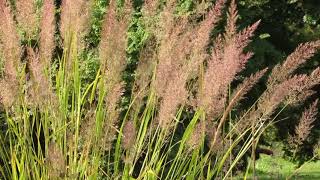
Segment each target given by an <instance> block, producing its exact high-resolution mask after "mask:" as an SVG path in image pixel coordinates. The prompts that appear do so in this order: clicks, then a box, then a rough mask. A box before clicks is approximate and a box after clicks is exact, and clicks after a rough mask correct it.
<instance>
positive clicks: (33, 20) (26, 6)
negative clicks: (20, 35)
mask: <svg viewBox="0 0 320 180" xmlns="http://www.w3.org/2000/svg"><path fill="white" fill-rule="evenodd" d="M16 8H17V15H16V16H17V21H18V25H19V26H20V27H21V29H22V30H23V31H24V32H26V37H27V38H32V37H33V36H34V35H35V33H36V31H37V27H38V22H37V20H38V18H37V14H36V4H35V1H34V0H17V1H16Z"/></svg>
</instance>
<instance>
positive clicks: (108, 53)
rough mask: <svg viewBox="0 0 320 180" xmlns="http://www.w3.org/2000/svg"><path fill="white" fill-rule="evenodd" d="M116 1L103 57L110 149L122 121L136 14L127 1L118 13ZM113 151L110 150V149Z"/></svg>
mask: <svg viewBox="0 0 320 180" xmlns="http://www.w3.org/2000/svg"><path fill="white" fill-rule="evenodd" d="M116 8H117V4H116V1H115V0H112V1H110V4H109V6H108V8H107V13H106V15H105V18H104V22H103V25H102V26H103V27H102V32H101V42H100V45H99V55H100V64H101V73H102V75H103V77H104V80H103V88H104V90H105V92H106V96H105V102H106V108H107V111H106V121H105V127H104V128H105V137H104V138H105V139H106V142H105V143H106V144H107V146H110V144H111V142H112V141H113V139H114V131H115V128H116V125H117V122H118V118H119V113H120V110H119V107H118V103H119V100H120V98H121V95H122V93H123V88H124V82H123V81H122V76H121V74H122V72H123V71H124V69H125V67H126V51H125V49H126V47H127V30H128V27H129V22H130V15H131V13H132V5H131V1H125V3H124V7H123V9H124V10H123V14H122V15H120V14H117V11H116ZM108 149H109V148H108Z"/></svg>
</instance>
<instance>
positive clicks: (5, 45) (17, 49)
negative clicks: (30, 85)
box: [0, 0, 21, 108]
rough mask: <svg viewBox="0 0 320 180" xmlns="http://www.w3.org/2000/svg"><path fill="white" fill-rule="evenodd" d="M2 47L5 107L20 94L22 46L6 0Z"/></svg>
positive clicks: (0, 23)
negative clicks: (19, 79) (19, 73)
mask: <svg viewBox="0 0 320 180" xmlns="http://www.w3.org/2000/svg"><path fill="white" fill-rule="evenodd" d="M0 47H1V51H0V52H1V53H2V56H3V61H4V62H3V63H4V77H3V79H1V80H0V102H1V103H2V104H3V105H4V107H5V108H9V107H11V106H12V105H13V103H14V102H15V98H16V97H17V94H18V88H19V82H18V71H19V68H20V64H21V63H20V55H21V46H20V39H19V36H18V33H17V30H16V26H15V23H14V20H13V16H12V14H11V12H10V7H9V5H8V2H7V1H6V0H0Z"/></svg>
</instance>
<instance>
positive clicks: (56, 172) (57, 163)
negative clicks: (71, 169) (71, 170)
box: [47, 142, 67, 179]
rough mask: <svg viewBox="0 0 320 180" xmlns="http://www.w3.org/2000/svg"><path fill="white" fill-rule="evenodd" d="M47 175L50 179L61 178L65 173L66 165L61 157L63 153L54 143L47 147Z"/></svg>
mask: <svg viewBox="0 0 320 180" xmlns="http://www.w3.org/2000/svg"><path fill="white" fill-rule="evenodd" d="M47 162H48V173H49V178H50V179H57V178H62V177H64V176H65V173H66V167H67V166H66V163H65V160H64V157H63V153H62V151H61V150H60V148H59V147H58V145H57V144H56V143H54V142H51V143H50V144H49V146H48V157H47Z"/></svg>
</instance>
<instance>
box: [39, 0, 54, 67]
mask: <svg viewBox="0 0 320 180" xmlns="http://www.w3.org/2000/svg"><path fill="white" fill-rule="evenodd" d="M55 24H56V22H55V4H54V1H53V0H44V2H43V7H42V16H41V23H40V42H39V46H40V48H39V52H40V58H41V61H42V62H43V64H44V65H45V67H46V68H50V62H51V59H52V55H53V52H54V49H55V28H56V26H55Z"/></svg>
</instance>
